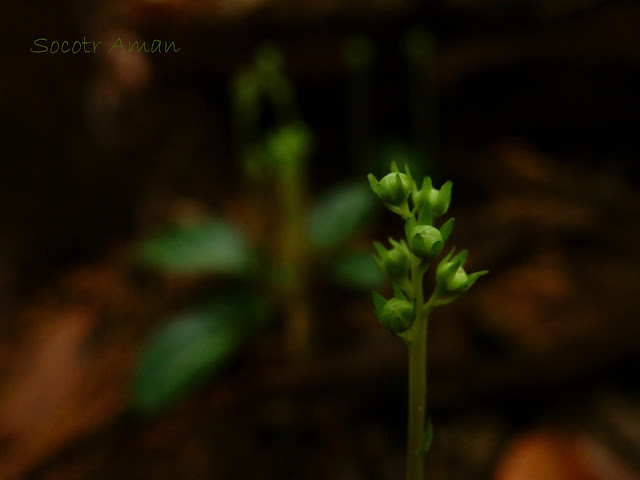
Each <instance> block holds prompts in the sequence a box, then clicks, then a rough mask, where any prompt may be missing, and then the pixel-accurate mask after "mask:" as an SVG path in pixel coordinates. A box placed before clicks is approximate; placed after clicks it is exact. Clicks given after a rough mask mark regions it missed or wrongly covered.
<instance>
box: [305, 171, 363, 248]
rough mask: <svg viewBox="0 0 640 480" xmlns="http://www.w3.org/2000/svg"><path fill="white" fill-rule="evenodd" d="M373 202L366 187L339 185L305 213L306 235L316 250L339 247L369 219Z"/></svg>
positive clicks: (358, 184)
mask: <svg viewBox="0 0 640 480" xmlns="http://www.w3.org/2000/svg"><path fill="white" fill-rule="evenodd" d="M374 205H375V201H374V199H373V198H372V197H371V194H370V193H369V189H368V188H367V186H366V184H364V183H362V184H360V183H356V184H350V185H343V186H340V187H337V188H335V189H332V190H331V191H329V192H326V193H325V194H324V195H323V196H322V197H321V198H320V199H319V200H318V201H317V203H316V204H315V205H314V206H313V208H312V210H311V212H310V214H309V234H310V238H311V242H312V244H313V245H314V246H315V247H316V248H319V249H331V248H335V247H337V246H339V245H340V244H342V243H343V242H344V241H345V240H346V239H347V237H348V236H349V235H351V234H352V233H353V232H354V231H355V230H357V229H358V228H360V227H362V225H363V224H364V222H365V221H366V219H367V218H368V217H370V216H371V214H372V211H373V207H374Z"/></svg>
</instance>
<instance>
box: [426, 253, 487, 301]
mask: <svg viewBox="0 0 640 480" xmlns="http://www.w3.org/2000/svg"><path fill="white" fill-rule="evenodd" d="M454 251H455V248H453V249H452V250H451V252H449V253H448V254H447V256H446V257H445V258H443V259H442V261H441V262H440V264H439V265H438V268H437V269H436V290H437V291H438V292H439V294H440V295H441V296H442V295H447V294H461V293H464V292H466V291H467V290H469V288H471V286H472V285H473V284H474V283H475V282H476V280H477V279H478V278H480V277H481V276H482V275H486V274H487V273H489V272H488V271H487V270H482V271H480V272H475V273H472V274H470V275H467V272H466V271H465V269H464V263H465V262H466V261H467V251H466V250H463V251H461V252H460V253H459V254H458V255H456V256H455V257H453V258H451V256H452V255H453V253H454Z"/></svg>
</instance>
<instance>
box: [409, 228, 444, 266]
mask: <svg viewBox="0 0 640 480" xmlns="http://www.w3.org/2000/svg"><path fill="white" fill-rule="evenodd" d="M407 238H408V239H409V247H410V248H411V251H412V252H413V253H414V255H415V256H416V257H418V258H427V259H432V258H435V257H437V256H438V255H439V254H440V252H441V251H442V248H443V247H444V239H443V238H442V234H441V233H440V230H438V229H437V228H436V227H432V226H431V225H416V226H414V227H413V228H411V229H409V231H408V234H407Z"/></svg>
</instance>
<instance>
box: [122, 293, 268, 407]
mask: <svg viewBox="0 0 640 480" xmlns="http://www.w3.org/2000/svg"><path fill="white" fill-rule="evenodd" d="M268 318H269V315H268V310H267V308H266V306H265V305H264V304H262V303H261V302H260V301H258V300H257V299H255V298H253V297H252V296H250V295H248V294H247V293H245V292H242V291H241V292H236V293H235V294H232V295H230V296H228V297H226V298H224V299H222V300H218V301H216V302H213V303H210V304H208V305H205V306H201V307H200V308H197V309H194V310H191V311H187V312H184V313H182V314H178V315H175V316H174V317H172V318H171V319H170V320H169V321H168V322H167V323H166V324H164V325H162V326H161V327H160V328H159V329H158V330H157V331H156V332H155V333H154V334H153V335H152V336H151V337H150V338H149V341H148V342H147V344H146V346H145V347H144V349H143V351H142V353H141V355H140V358H139V363H138V368H137V372H136V376H135V378H134V384H133V392H132V403H133V406H134V407H135V408H136V409H137V410H139V411H141V412H144V413H154V412H157V411H159V410H161V409H162V408H164V407H167V406H168V405H170V404H172V403H173V402H174V401H176V400H178V399H179V398H180V397H182V396H183V395H185V394H186V393H188V392H189V391H190V390H192V389H193V388H195V387H197V386H199V385H200V384H201V383H203V382H204V381H206V380H207V379H208V378H210V377H211V376H212V375H213V374H215V373H216V372H218V371H219V370H220V369H221V368H222V367H224V365H225V364H226V363H227V361H228V360H229V359H230V358H231V357H232V356H233V355H234V354H235V353H236V352H237V351H238V350H239V349H240V348H241V346H242V345H243V343H244V342H245V341H246V340H247V339H248V337H249V336H250V334H252V333H255V332H257V331H259V330H260V329H261V327H262V326H263V325H264V324H265V321H266V319H268Z"/></svg>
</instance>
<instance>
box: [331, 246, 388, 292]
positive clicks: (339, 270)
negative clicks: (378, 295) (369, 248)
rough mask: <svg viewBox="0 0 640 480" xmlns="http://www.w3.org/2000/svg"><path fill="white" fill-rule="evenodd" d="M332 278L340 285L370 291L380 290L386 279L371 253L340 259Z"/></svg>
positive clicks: (356, 254)
mask: <svg viewBox="0 0 640 480" xmlns="http://www.w3.org/2000/svg"><path fill="white" fill-rule="evenodd" d="M334 278H335V279H336V281H338V282H340V283H341V284H342V285H346V286H349V287H353V288H357V289H362V290H370V289H372V288H380V287H382V286H383V285H384V284H385V283H386V282H387V278H386V276H385V274H384V272H383V271H382V270H381V269H380V266H379V265H378V264H377V263H376V261H375V260H374V258H373V255H372V254H371V252H363V253H355V254H351V255H347V256H346V257H343V258H341V259H340V261H339V262H338V263H337V264H336V266H335V270H334Z"/></svg>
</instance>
